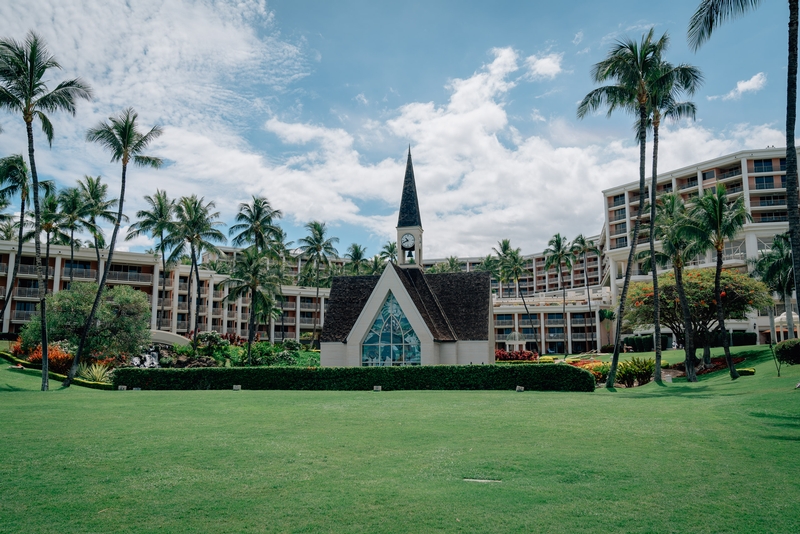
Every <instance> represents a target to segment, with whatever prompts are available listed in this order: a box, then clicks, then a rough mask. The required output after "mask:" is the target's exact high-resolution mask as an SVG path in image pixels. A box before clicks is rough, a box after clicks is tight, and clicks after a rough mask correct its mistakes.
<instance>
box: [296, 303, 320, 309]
mask: <svg viewBox="0 0 800 534" xmlns="http://www.w3.org/2000/svg"><path fill="white" fill-rule="evenodd" d="M300 309H301V310H316V309H317V303H316V302H301V303H300Z"/></svg>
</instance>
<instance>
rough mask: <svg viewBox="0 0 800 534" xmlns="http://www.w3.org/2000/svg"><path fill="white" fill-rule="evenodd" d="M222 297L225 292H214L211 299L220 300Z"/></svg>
mask: <svg viewBox="0 0 800 534" xmlns="http://www.w3.org/2000/svg"><path fill="white" fill-rule="evenodd" d="M224 296H225V292H224V291H214V294H213V295H212V298H214V299H221V298H223V297H224Z"/></svg>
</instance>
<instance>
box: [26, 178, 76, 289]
mask: <svg viewBox="0 0 800 534" xmlns="http://www.w3.org/2000/svg"><path fill="white" fill-rule="evenodd" d="M34 224H35V223H31V222H26V223H25V225H26V226H27V227H28V228H29V230H28V232H27V233H26V234H25V235H24V236H23V238H22V239H23V241H30V240H32V239H33V233H34V231H35V229H34V228H33V227H34ZM42 232H44V235H45V243H46V245H45V254H44V265H45V268H44V288H45V292H47V284H48V282H49V280H50V244H51V243H62V242H63V243H70V244H72V242H73V241H72V240H71V239H70V237H69V234H68V233H66V232H65V231H64V214H63V213H61V210H60V209H59V204H58V197H57V196H56V195H54V194H52V193H47V194H45V196H44V198H43V199H42Z"/></svg>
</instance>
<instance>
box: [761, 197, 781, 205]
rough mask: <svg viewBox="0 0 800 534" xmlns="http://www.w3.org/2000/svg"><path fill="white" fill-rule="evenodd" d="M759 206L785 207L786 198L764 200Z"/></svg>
mask: <svg viewBox="0 0 800 534" xmlns="http://www.w3.org/2000/svg"><path fill="white" fill-rule="evenodd" d="M758 205H759V206H785V205H786V199H785V198H762V199H761V201H760V202H759V203H758Z"/></svg>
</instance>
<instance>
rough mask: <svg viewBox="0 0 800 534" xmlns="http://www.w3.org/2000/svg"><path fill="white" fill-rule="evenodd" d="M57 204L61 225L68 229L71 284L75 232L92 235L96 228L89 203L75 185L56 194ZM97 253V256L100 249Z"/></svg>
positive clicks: (71, 278) (98, 265) (73, 269)
mask: <svg viewBox="0 0 800 534" xmlns="http://www.w3.org/2000/svg"><path fill="white" fill-rule="evenodd" d="M58 204H59V207H60V208H61V216H62V217H63V220H62V226H63V228H64V229H65V230H67V231H69V283H70V285H72V281H73V274H74V271H75V232H76V231H78V232H80V231H82V230H85V231H87V232H89V233H90V234H92V235H94V234H96V233H97V232H98V228H97V226H96V225H95V224H93V223H92V222H91V220H90V218H91V204H89V203H88V202H87V201H86V198H85V197H84V196H83V194H82V193H81V191H80V189H78V188H77V187H70V188H67V189H64V190H63V191H61V192H60V193H59V194H58ZM97 253H98V257H99V254H100V251H98V252H97ZM97 268H98V270H99V269H100V263H99V260H98V263H97Z"/></svg>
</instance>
